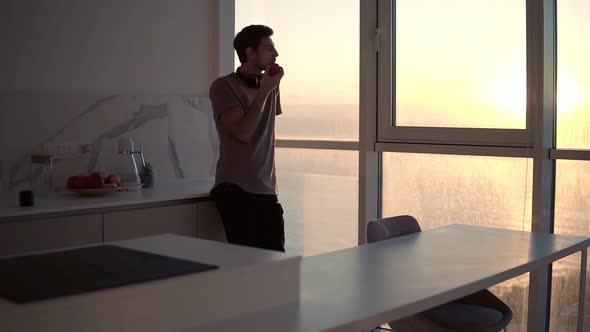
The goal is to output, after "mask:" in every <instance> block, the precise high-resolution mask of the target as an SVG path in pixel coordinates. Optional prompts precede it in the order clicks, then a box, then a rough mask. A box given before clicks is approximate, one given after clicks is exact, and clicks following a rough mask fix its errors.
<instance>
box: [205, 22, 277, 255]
mask: <svg viewBox="0 0 590 332" xmlns="http://www.w3.org/2000/svg"><path fill="white" fill-rule="evenodd" d="M272 35H273V31H272V29H271V28H269V27H267V26H263V25H250V26H247V27H245V28H244V29H242V31H240V32H239V33H238V34H237V35H236V37H235V39H234V49H235V50H236V53H237V54H238V57H239V59H240V62H241V65H240V66H239V67H238V68H237V70H236V72H235V73H231V74H229V75H226V76H223V77H220V78H218V79H216V80H215V81H214V82H213V84H211V89H210V91H209V95H210V98H211V103H212V105H213V113H214V118H215V125H216V127H217V132H218V135H219V160H218V162H217V171H216V174H215V186H214V187H213V189H212V190H211V196H212V197H213V198H214V199H215V201H216V205H217V210H218V211H219V214H220V215H221V219H222V221H223V227H224V229H225V234H226V236H227V240H228V241H229V242H230V243H234V244H239V245H245V246H252V247H258V248H264V249H270V250H277V251H285V234H284V221H283V209H282V207H281V204H280V203H279V201H278V198H277V192H276V175H275V158H274V150H275V149H274V147H275V141H274V139H275V134H274V130H275V116H276V115H279V114H281V113H282V111H281V102H280V95H279V83H280V82H281V79H282V78H283V75H284V72H283V69H282V68H280V71H279V72H278V73H277V74H275V75H273V76H270V75H269V70H270V69H271V66H272V65H274V64H275V63H276V58H277V57H278V56H279V54H278V53H277V51H276V49H275V47H274V43H273V41H272V39H271V36H272ZM262 71H264V73H262Z"/></svg>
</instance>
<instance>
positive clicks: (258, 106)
mask: <svg viewBox="0 0 590 332" xmlns="http://www.w3.org/2000/svg"><path fill="white" fill-rule="evenodd" d="M269 93H270V92H266V91H263V90H258V93H256V97H255V98H254V101H252V103H251V104H250V105H249V106H248V111H247V112H246V114H245V115H244V117H243V118H242V119H241V120H240V122H238V124H237V126H236V128H235V131H236V132H235V135H236V136H238V137H239V138H240V140H242V141H244V142H249V141H250V139H251V138H252V136H253V135H254V132H255V131H256V128H257V127H258V122H259V121H260V118H261V116H262V113H263V112H264V109H265V105H266V100H267V99H268V98H267V97H268V95H269Z"/></svg>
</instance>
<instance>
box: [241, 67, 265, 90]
mask: <svg viewBox="0 0 590 332" xmlns="http://www.w3.org/2000/svg"><path fill="white" fill-rule="evenodd" d="M236 74H237V75H238V77H239V78H240V79H241V80H242V81H244V83H246V86H247V87H249V88H251V89H258V88H259V87H260V79H261V77H260V76H256V75H244V74H242V73H240V72H239V71H236Z"/></svg>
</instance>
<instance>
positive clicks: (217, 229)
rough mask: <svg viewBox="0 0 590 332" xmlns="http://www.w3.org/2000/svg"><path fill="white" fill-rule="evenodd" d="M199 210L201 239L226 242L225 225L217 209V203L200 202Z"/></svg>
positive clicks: (198, 221)
mask: <svg viewBox="0 0 590 332" xmlns="http://www.w3.org/2000/svg"><path fill="white" fill-rule="evenodd" d="M197 209H198V215H199V216H198V218H197V226H198V236H199V238H201V239H207V240H214V241H222V242H226V241H227V240H226V238H225V231H224V230H223V223H222V222H221V217H220V216H219V213H218V212H217V208H216V207H215V202H214V201H208V202H200V203H199V204H198V208H197Z"/></svg>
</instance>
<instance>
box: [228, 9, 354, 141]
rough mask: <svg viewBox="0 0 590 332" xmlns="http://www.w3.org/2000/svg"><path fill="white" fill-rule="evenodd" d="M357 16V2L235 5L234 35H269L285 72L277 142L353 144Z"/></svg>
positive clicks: (237, 62) (282, 82) (278, 60)
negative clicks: (256, 28) (257, 30)
mask: <svg viewBox="0 0 590 332" xmlns="http://www.w3.org/2000/svg"><path fill="white" fill-rule="evenodd" d="M335 8H338V9H337V14H336V13H335ZM359 15H360V13H359V1H358V0H322V1H314V0H301V1H289V0H236V21H235V27H236V32H238V31H240V30H241V29H242V28H243V27H245V26H247V25H250V24H265V25H268V26H270V27H271V28H272V29H273V30H274V32H275V34H274V35H273V37H272V38H273V40H274V42H275V45H276V48H277V51H278V53H279V57H278V58H277V62H278V63H279V64H280V65H281V66H283V68H284V69H285V77H284V78H283V80H282V81H281V103H282V105H283V109H284V111H285V112H284V114H283V115H282V116H281V118H280V120H278V121H277V138H279V139H301V140H310V139H314V140H347V141H357V140H358V126H359V113H358V99H359V17H360V16H359ZM236 64H239V61H238V59H237V57H236Z"/></svg>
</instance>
